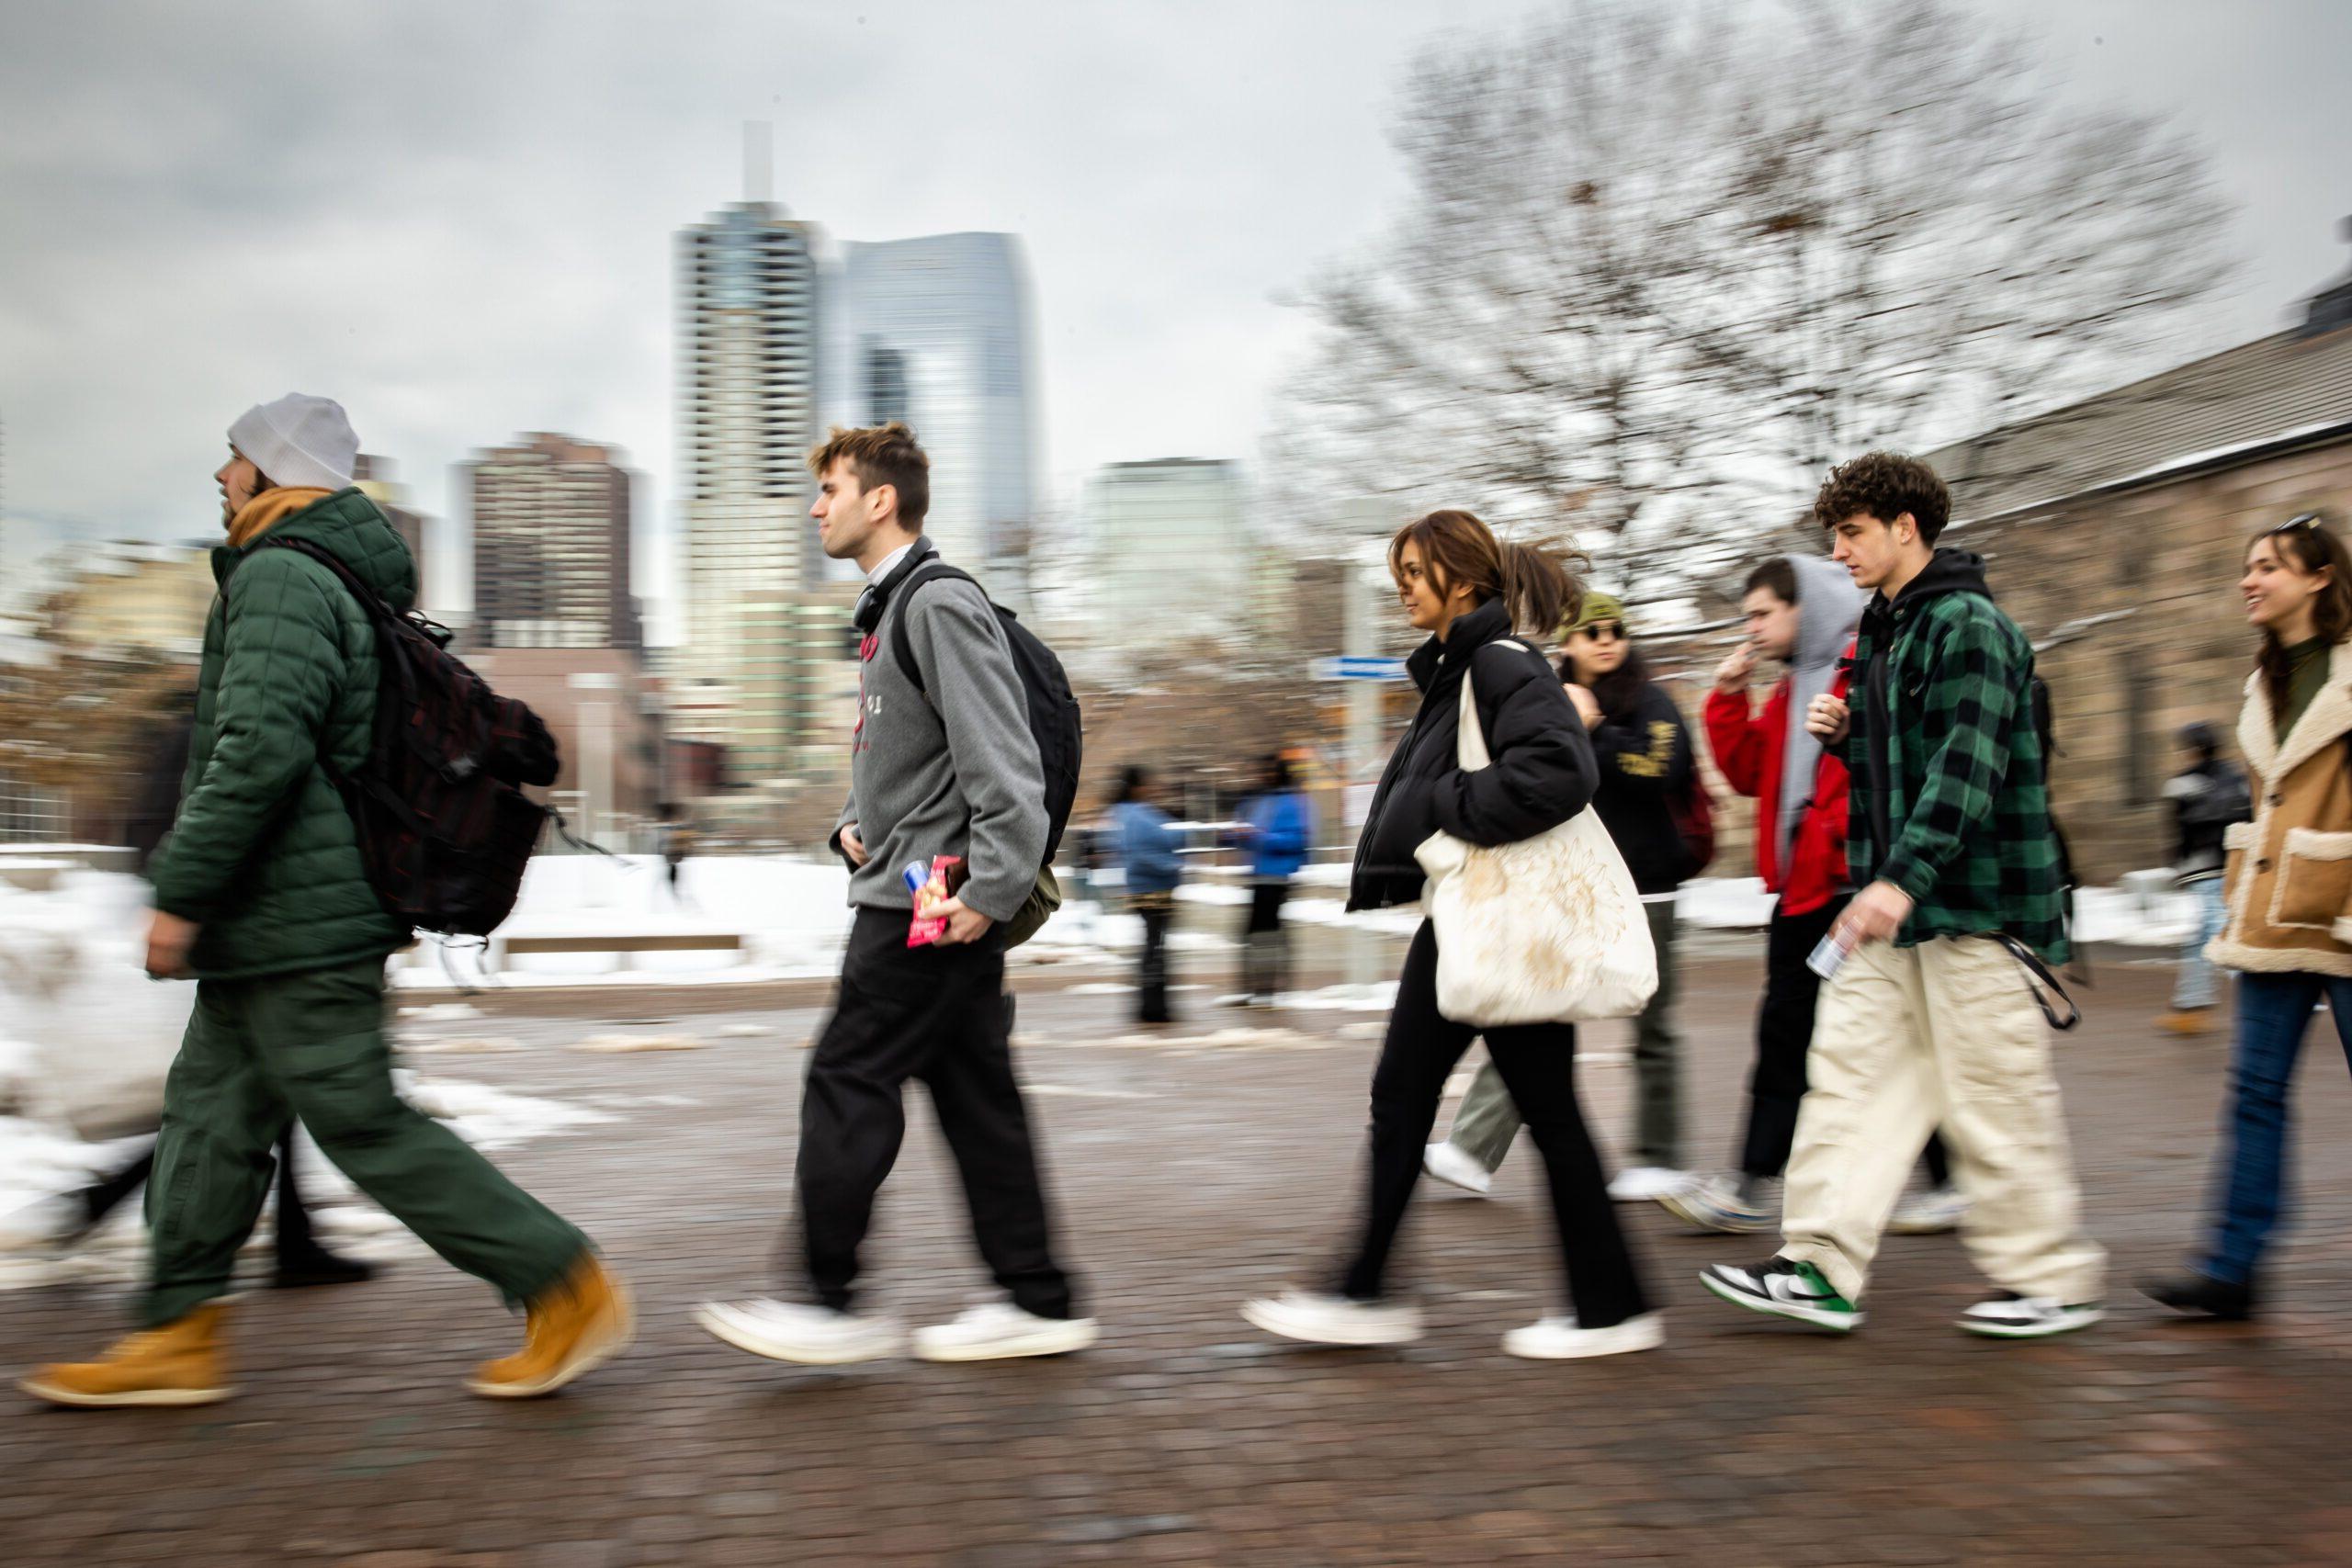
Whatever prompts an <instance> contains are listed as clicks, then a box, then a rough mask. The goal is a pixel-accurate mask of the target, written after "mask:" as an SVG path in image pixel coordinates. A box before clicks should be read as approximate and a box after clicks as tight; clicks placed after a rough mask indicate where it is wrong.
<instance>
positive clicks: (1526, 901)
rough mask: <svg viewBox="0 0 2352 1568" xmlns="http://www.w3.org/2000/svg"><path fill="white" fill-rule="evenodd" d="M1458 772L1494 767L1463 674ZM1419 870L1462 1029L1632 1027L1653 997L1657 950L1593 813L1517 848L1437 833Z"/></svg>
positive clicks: (1628, 879)
mask: <svg viewBox="0 0 2352 1568" xmlns="http://www.w3.org/2000/svg"><path fill="white" fill-rule="evenodd" d="M1503 646H1504V647H1507V648H1517V649H1521V650H1522V651H1524V650H1525V648H1526V645H1525V644H1523V643H1516V642H1513V643H1505V644H1504V645H1503ZM1454 760H1455V761H1457V762H1458V763H1459V764H1460V765H1461V767H1462V769H1463V771H1464V772H1465V773H1476V772H1477V771H1478V770H1479V769H1481V768H1484V767H1486V766H1487V765H1488V763H1489V762H1491V761H1493V759H1492V758H1490V757H1488V756H1487V737H1486V732H1485V730H1484V729H1483V728H1481V727H1480V726H1479V723H1478V703H1477V695H1476V693H1475V692H1474V691H1472V689H1471V682H1470V672H1469V671H1466V670H1465V671H1463V674H1462V719H1461V725H1460V732H1459V738H1458V739H1457V740H1456V742H1455V749H1454ZM1413 858H1414V859H1416V860H1418V861H1419V862H1420V864H1421V870H1422V871H1424V872H1426V873H1427V874H1428V875H1429V879H1430V880H1429V886H1428V888H1427V890H1426V891H1425V893H1424V895H1423V898H1424V902H1425V904H1426V907H1427V908H1428V909H1429V914H1430V920H1431V921H1433V922H1434V923H1435V925H1436V928H1437V1010H1438V1011H1439V1012H1440V1013H1442V1014H1443V1015H1444V1016H1445V1017H1447V1018H1449V1019H1452V1020H1453V1021H1454V1022H1456V1023H1470V1024H1476V1025H1479V1026H1480V1027H1482V1028H1493V1027H1497V1026H1499V1025H1505V1024H1513V1023H1571V1022H1577V1021H1583V1020H1588V1019H1597V1018H1630V1017H1631V1016H1633V1015H1634V1013H1637V1012H1639V1011H1641V1010H1642V1009H1643V1008H1644V1007H1645V1006H1646V1005H1647V1004H1648V1002H1649V999H1650V997H1651V996H1652V995H1653V994H1654V993H1655V992H1656V991H1657V948H1656V947H1655V946H1654V945H1653V944H1652V943H1651V942H1650V926H1649V920H1648V919H1647V917H1646V916H1645V915H1644V913H1643V911H1642V900H1641V896H1640V895H1639V894H1638V893H1636V892H1635V891H1634V874H1633V873H1632V872H1630V871H1628V870H1626V869H1625V857H1624V856H1623V855H1621V854H1619V853H1618V852H1617V845H1616V842H1615V841H1614V840H1611V838H1610V837H1609V829H1606V828H1604V827H1602V826H1601V825H1600V816H1599V815H1598V814H1597V813H1595V812H1594V811H1593V810H1592V808H1591V807H1586V808H1585V809H1584V810H1582V811H1579V812H1577V814H1576V815H1575V816H1574V817H1571V818H1568V819H1567V820H1566V822H1563V823H1561V824H1560V825H1559V826H1558V827H1556V828H1554V829H1550V830H1548V831H1546V832H1543V833H1539V834H1537V835H1536V836H1535V837H1534V838H1532V839H1523V840H1521V841H1520V842H1518V843H1515V844H1496V845H1493V846H1491V847H1489V846H1482V845H1478V844H1472V843H1467V842H1465V841H1464V840H1460V839H1457V838H1454V837H1453V835H1452V834H1450V833H1442V832H1440V833H1432V834H1430V836H1429V838H1428V839H1427V840H1425V841H1424V842H1423V843H1422V844H1421V846H1420V847H1419V849H1417V850H1415V851H1414V852H1413Z"/></svg>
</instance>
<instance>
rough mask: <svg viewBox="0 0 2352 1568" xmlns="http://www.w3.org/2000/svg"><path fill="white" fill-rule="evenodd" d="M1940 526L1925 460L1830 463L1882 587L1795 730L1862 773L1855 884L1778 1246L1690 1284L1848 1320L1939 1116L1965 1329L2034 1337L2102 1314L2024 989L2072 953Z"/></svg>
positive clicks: (1824, 1321)
mask: <svg viewBox="0 0 2352 1568" xmlns="http://www.w3.org/2000/svg"><path fill="white" fill-rule="evenodd" d="M1950 516H1951V497H1950V495H1949V494H1948V492H1947V491H1945V489H1944V484H1943V481H1942V480H1941V479H1938V478H1937V477H1936V472H1935V470H1934V469H1933V468H1929V467H1928V465H1927V464H1925V463H1922V462H1920V461H1918V460H1917V458H1913V457H1899V456H1896V455H1894V454H1892V453H1885V452H1872V453H1870V454H1867V455H1866V456H1863V457H1857V458H1855V459H1854V460H1853V461H1851V462H1849V463H1846V464H1843V465H1841V466H1839V467H1838V468H1836V469H1834V470H1833V471H1832V472H1831V473H1830V476H1829V479H1828V480H1827V482H1826V483H1825V484H1824V485H1823V486H1822V489H1821V493H1820V495H1819V497H1818V498H1816V499H1815V502H1814V517H1815V521H1816V522H1818V523H1819V524H1820V525H1822V526H1823V527H1824V528H1826V529H1827V530H1828V531H1829V533H1830V535H1831V537H1832V540H1833V546H1832V549H1831V554H1832V555H1833V557H1834V558H1836V559H1837V560H1838V562H1839V564H1841V565H1843V566H1844V567H1845V568H1846V569H1847V570H1848V571H1849V572H1850V573H1851V574H1852V575H1853V578H1854V581H1855V582H1856V583H1858V584H1859V585H1860V586H1861V587H1863V588H1865V589H1871V590H1874V591H1875V592H1874V593H1873V596H1872V597H1871V602H1870V604H1869V606H1868V608H1867V609H1866V610H1865V611H1864V612H1863V615H1862V626H1861V633H1860V637H1859V639H1858V640H1857V642H1856V645H1855V650H1854V669H1855V679H1854V682H1853V686H1852V691H1851V694H1850V701H1851V703H1852V707H1851V709H1850V711H1849V707H1848V704H1847V702H1846V701H1841V700H1840V699H1838V698H1837V697H1833V696H1830V695H1827V694H1823V695H1822V696H1819V697H1816V698H1815V700H1814V703H1813V705H1812V707H1811V708H1810V709H1809V710H1808V712H1807V714H1806V727H1807V728H1809V729H1811V730H1812V731H1813V732H1814V733H1815V734H1816V735H1819V736H1821V737H1822V738H1823V742H1824V744H1825V745H1828V746H1834V747H1838V748H1839V749H1840V750H1842V751H1843V752H1844V755H1845V757H1846V761H1847V764H1848V766H1849V769H1850V770H1851V772H1852V777H1853V783H1852V795H1851V813H1850V826H1849V829H1848V839H1849V842H1848V859H1849V863H1850V864H1851V866H1852V867H1853V870H1854V874H1855V879H1856V880H1857V881H1858V882H1863V883H1865V884H1866V885H1865V886H1863V888H1862V890H1861V891H1860V893H1858V894H1856V895H1855V897H1854V900H1853V902H1852V903H1851V904H1850V905H1849V906H1848V908H1847V910H1846V913H1845V915H1844V916H1843V917H1841V919H1839V921H1838V925H1837V927H1836V928H1835V929H1834V930H1833V931H1831V933H1830V936H1829V939H1828V940H1827V941H1826V942H1824V943H1823V950H1822V952H1821V953H1819V954H1817V955H1816V960H1817V962H1818V963H1819V964H1820V965H1821V966H1822V968H1823V969H1824V970H1825V971H1832V977H1831V978H1830V979H1829V982H1828V984H1827V985H1826V986H1825V987H1823V989H1822V993H1821V1006H1820V1011H1819V1014H1818V1015H1817V1021H1816V1022H1815V1026H1814V1035H1813V1049H1812V1053H1811V1055H1810V1056H1809V1057H1808V1059H1807V1067H1806V1071H1807V1077H1808V1081H1809V1083H1810V1089H1809V1090H1808V1092H1807V1093H1806V1095H1805V1098H1804V1105H1803V1107H1802V1109H1801V1110H1800V1111H1799V1112H1798V1117H1797V1131H1796V1146H1795V1149H1794V1151H1793V1152H1792V1155H1791V1156H1790V1159H1789V1168H1788V1186H1787V1196H1786V1200H1785V1202H1784V1212H1785V1219H1784V1221H1783V1224H1782V1233H1783V1240H1782V1244H1781V1251H1780V1254H1779V1255H1778V1256H1777V1257H1775V1258H1772V1259H1771V1260H1770V1262H1768V1263H1765V1264H1763V1265H1761V1266H1760V1267H1757V1268H1732V1267H1727V1266H1724V1265H1717V1266H1715V1267H1714V1268H1712V1269H1707V1270H1706V1271H1705V1272H1704V1273H1703V1274H1702V1275H1701V1276H1700V1278H1701V1281H1702V1283H1703V1284H1705V1286H1706V1287H1707V1289H1708V1290H1710V1291H1712V1292H1714V1293H1715V1294H1716V1295H1718V1296H1721V1297H1722V1298H1724V1300H1725V1301H1728V1302H1732V1303H1735V1304H1736V1305H1739V1306H1744V1307H1747V1308H1749V1309H1751V1310H1753V1311H1757V1312H1762V1313H1770V1314H1774V1315H1776V1316H1780V1317H1787V1318H1792V1319H1794V1320H1796V1321H1798V1322H1800V1323H1804V1324H1807V1325H1812V1326H1814V1327H1817V1328H1826V1329H1829V1330H1832V1331H1835V1332H1839V1333H1844V1332H1849V1331H1850V1330H1852V1329H1855V1328H1858V1327H1860V1325H1861V1322H1862V1313H1861V1310H1860V1306H1859V1305H1858V1304H1857V1303H1859V1302H1860V1299H1861V1296H1862V1292H1863V1289H1864V1286H1865V1284H1866V1283H1867V1281H1868V1279H1869V1274H1870V1266H1871V1258H1873V1257H1874V1256H1875V1255H1876V1253H1877V1251H1878V1244H1879V1237H1880V1235H1881V1233H1882V1232H1883V1230H1884V1228H1885V1225H1886V1220H1887V1215H1888V1213H1889V1212H1890V1211H1891V1210H1892V1209H1893V1208H1894V1203H1895V1201H1896V1199H1898V1198H1899V1197H1900V1196H1901V1195H1902V1191H1903V1183H1904V1179H1905V1176H1906V1175H1907V1174H1908V1172H1909V1170H1910V1167H1911V1162H1912V1160H1913V1159H1914V1158H1915V1157H1916V1156H1917V1154H1918V1152H1919V1146H1920V1145H1921V1144H1923V1143H1925V1142H1926V1141H1927V1137H1928V1133H1929V1132H1931V1131H1933V1130H1934V1129H1936V1128H1937V1127H1938V1126H1939V1125H1940V1126H1941V1127H1942V1129H1943V1134H1944V1138H1945V1141H1946V1143H1947V1144H1948V1145H1950V1147H1951V1152H1952V1156H1953V1165H1954V1170H1955V1174H1956V1175H1957V1177H1958V1179H1959V1183H1960V1186H1961V1189H1962V1191H1963V1192H1964V1193H1965V1194H1966V1195H1967V1197H1968V1198H1969V1199H1970V1200H1971V1209H1970V1213H1969V1215H1968V1218H1967V1219H1966V1221H1964V1222H1963V1224H1962V1230H1961V1235H1962V1240H1963V1241H1964V1242H1965V1243H1966V1244H1967V1247H1968V1249H1969V1252H1970V1254H1971V1255H1972V1256H1973V1258H1974V1259H1975V1261H1976V1265H1977V1267H1978V1268H1979V1269H1983V1270H1984V1272H1985V1274H1986V1275H1987V1276H1988V1277H1990V1278H1991V1280H1993V1282H1994V1284H1996V1286H1998V1287H2000V1289H1999V1290H1998V1292H1996V1294H1995V1295H1994V1297H1993V1298H1992V1299H1990V1300H1988V1301H1985V1302H1981V1303H1978V1304H1976V1305H1975V1306H1973V1307H1971V1308H1969V1309H1968V1311H1967V1312H1966V1313H1964V1314H1962V1316H1961V1318H1960V1321H1959V1326H1960V1327H1961V1328H1962V1329H1965V1330H1966V1331H1968V1332H1969V1333H1972V1334H1979V1335H1985V1336H1988V1337H1995V1338H2007V1339H2026V1338H2039V1337H2042V1336H2044V1335H2050V1334H2063V1333H2065V1332H2067V1331H2069V1330H2071V1329H2076V1328H2082V1327H2086V1326H2087V1325H2090V1324H2093V1323H2096V1322H2098V1319H2099V1316H2100V1311H2099V1304H2098V1297H2099V1291H2100V1288H2101V1277H2102V1275H2103V1273H2104V1270H2105V1267H2106V1255H2105V1254H2104V1253H2103V1252H2101V1251H2100V1249H2099V1247H2098V1245H2097V1244H2096V1243H2094V1242H2092V1241H2090V1240H2089V1239H2088V1238H2087V1237H2086V1236H2085V1235H2083V1234H2082V1230H2081V1226H2080V1224H2079V1217H2078V1216H2079V1211H2080V1207H2081V1201H2080V1197H2079V1194H2078V1192H2077V1190H2076V1187H2075V1170H2074V1159H2073V1156H2072V1155H2071V1154H2070V1153H2069V1152H2068V1149H2067V1144H2066V1128H2065V1122H2064V1117H2063V1115H2062V1113H2061V1111H2060V1107H2059V1102H2058V1084H2057V1079H2056V1077H2054V1076H2053V1074H2052V1070H2051V1065H2050V1043H2051V1040H2050V1036H2051V1029H2050V1024H2051V1022H2052V1016H2051V1013H2050V1010H2049V1008H2048V1007H2047V1005H2046V1003H2045V1000H2044V998H2043V995H2042V992H2041V990H2040V989H2038V988H2037V982H2047V981H2048V974H2047V970H2046V969H2045V968H2043V965H2044V964H2063V963H2064V962H2065V960H2066V958H2067V956H2068V953H2067V944H2066V931H2065V923H2064V898H2065V887H2064V872H2063V870H2062V867H2063V864H2064V860H2063V856H2062V854H2061V852H2060V849H2059V843H2058V835H2057V830H2056V829H2055V828H2053V827H2052V823H2051V819H2050V803H2049V796H2048V794H2047V791H2046V788H2045V784H2044V774H2043V768H2042V756H2041V737H2040V735H2039V734H2038V733H2037V731H2036V729H2035V728H2034V723H2033V715H2032V711H2031V706H2030V690H2031V686H2032V678H2033V649H2032V648H2031V646H2030V645H2029V644H2028V643H2027V641H2026V639H2025V635H2024V634H2023V633H2022V632H2020V631H2019V630H2018V627H2017V624H2016V623H2015V622H2013V621H2011V620H2010V619H2009V618H2008V616H2007V615H2003V614H2002V613H2001V611H2000V609H1999V608H1998V607H1997V606H1996V604H1994V603H1993V597H1992V593H1991V592H1990V591H1989V590H1988V589H1987V588H1986V586H1985V563H1984V561H1983V560H1982V559H1981V558H1979V557H1977V556H1974V555H1972V554H1969V553H1968V552H1966V551H1962V550H1951V549H1944V550H1939V549H1937V548H1936V547H1935V541H1936V536H1938V535H1939V534H1940V533H1941V532H1942V531H1943V526H1944V524H1945V522H1946V520H1947V519H1948V518H1949V517H1950ZM2053 985H2054V983H2053Z"/></svg>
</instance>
